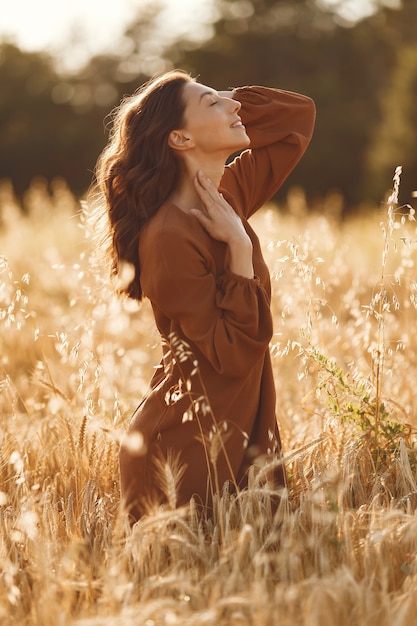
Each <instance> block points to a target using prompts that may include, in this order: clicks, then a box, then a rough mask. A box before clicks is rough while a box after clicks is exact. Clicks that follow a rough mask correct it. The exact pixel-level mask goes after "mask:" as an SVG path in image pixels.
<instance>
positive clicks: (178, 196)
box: [168, 163, 224, 213]
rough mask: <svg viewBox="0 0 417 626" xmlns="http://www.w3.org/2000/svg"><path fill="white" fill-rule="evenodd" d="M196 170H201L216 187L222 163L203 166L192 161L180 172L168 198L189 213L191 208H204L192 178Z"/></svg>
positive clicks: (221, 171) (221, 170) (221, 174)
mask: <svg viewBox="0 0 417 626" xmlns="http://www.w3.org/2000/svg"><path fill="white" fill-rule="evenodd" d="M198 170H202V171H203V172H204V174H205V175H206V176H207V177H208V178H210V180H211V182H212V183H213V185H215V186H216V188H218V187H219V185H220V181H221V179H222V176H223V172H224V165H221V166H219V165H213V164H206V165H205V167H204V166H202V165H200V164H195V163H192V164H189V165H188V166H187V168H186V169H185V170H184V171H183V172H182V175H181V176H180V180H179V182H178V184H177V186H176V187H175V189H174V191H173V192H172V193H171V195H170V196H169V198H168V200H169V201H170V202H172V203H173V204H175V205H176V206H178V207H179V208H180V209H182V210H183V211H185V212H186V213H189V212H190V211H191V209H203V208H204V207H203V205H202V202H201V199H200V197H199V195H198V194H197V191H196V188H195V185H194V179H195V176H196V174H197V171H198Z"/></svg>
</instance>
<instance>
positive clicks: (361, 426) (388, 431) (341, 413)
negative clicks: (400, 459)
mask: <svg viewBox="0 0 417 626" xmlns="http://www.w3.org/2000/svg"><path fill="white" fill-rule="evenodd" d="M308 354H309V356H310V358H311V359H312V360H313V361H314V362H315V363H316V364H317V365H318V367H319V377H320V380H319V383H318V386H317V390H318V391H323V390H324V391H325V393H326V395H327V407H328V411H329V415H330V417H331V418H336V419H337V420H339V421H341V422H347V423H348V424H350V425H352V424H353V425H354V426H355V428H356V429H357V431H358V434H359V437H360V443H361V445H362V446H364V447H366V449H367V450H368V451H369V452H370V453H371V456H372V459H373V462H374V467H375V471H376V472H377V473H383V472H384V471H386V469H387V466H389V465H390V464H391V463H392V461H393V458H394V457H395V456H396V455H398V451H399V446H400V441H401V440H402V441H403V442H404V443H405V445H406V448H407V449H408V451H409V460H410V465H411V467H412V469H413V470H415V469H416V467H417V466H416V449H415V435H416V433H415V431H414V429H413V428H412V427H411V426H410V425H409V424H406V423H403V422H400V421H398V420H397V419H395V418H394V417H393V416H392V411H391V410H390V408H389V404H390V403H389V401H388V400H386V401H382V402H380V403H379V405H377V400H376V398H375V395H374V394H372V395H371V389H372V386H371V385H370V384H369V382H368V381H364V380H360V381H355V380H353V379H352V377H350V376H349V374H348V373H346V372H345V371H344V370H343V369H342V368H341V367H339V366H338V365H337V364H336V362H335V361H334V360H332V359H330V358H329V357H327V356H326V355H325V354H323V353H321V352H320V351H319V350H318V349H317V348H314V347H311V348H310V349H309V351H308Z"/></svg>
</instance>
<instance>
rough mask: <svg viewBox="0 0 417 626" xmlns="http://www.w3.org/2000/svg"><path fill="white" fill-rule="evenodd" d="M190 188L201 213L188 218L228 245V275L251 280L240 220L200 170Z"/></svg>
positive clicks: (246, 240) (247, 246)
mask: <svg viewBox="0 0 417 626" xmlns="http://www.w3.org/2000/svg"><path fill="white" fill-rule="evenodd" d="M194 184H195V188H196V190H197V193H198V195H199V197H200V198H201V201H202V202H203V205H204V208H205V211H203V210H201V209H192V210H191V214H192V215H194V216H195V217H196V218H197V219H198V221H199V222H200V224H202V226H203V227H204V228H205V229H206V231H207V232H208V233H209V235H211V236H212V237H213V239H217V241H223V242H224V243H227V244H228V246H229V249H230V263H229V269H230V271H232V272H233V273H235V274H239V275H241V276H246V277H247V278H253V265H252V242H251V240H250V238H249V235H248V234H247V232H246V231H245V229H244V227H243V224H242V220H241V219H240V217H239V216H238V214H237V213H236V211H234V210H233V208H232V207H231V206H230V204H229V203H228V202H226V200H225V199H224V197H223V196H222V194H221V193H219V191H218V189H217V188H216V187H215V185H213V183H212V182H211V180H210V179H209V178H207V176H206V175H205V174H204V173H203V172H202V171H201V170H199V171H198V172H197V175H196V177H195V179H194Z"/></svg>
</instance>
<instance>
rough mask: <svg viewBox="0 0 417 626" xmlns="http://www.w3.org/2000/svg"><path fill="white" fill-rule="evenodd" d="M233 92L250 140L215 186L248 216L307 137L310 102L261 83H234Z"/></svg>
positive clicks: (276, 183) (268, 193)
mask: <svg viewBox="0 0 417 626" xmlns="http://www.w3.org/2000/svg"><path fill="white" fill-rule="evenodd" d="M235 98H236V100H239V102H241V104H242V108H241V110H240V112H239V115H240V117H241V118H242V121H243V123H244V125H245V127H246V132H247V134H248V135H249V138H250V140H251V144H250V148H249V149H248V150H245V151H244V152H243V153H242V154H241V155H240V156H238V157H237V158H236V159H235V160H234V161H233V162H232V163H231V164H230V165H228V166H227V167H226V168H225V172H224V175H223V178H222V181H221V190H222V192H224V195H225V197H226V198H227V199H228V200H229V201H231V202H232V204H233V203H234V202H233V199H234V201H235V203H236V204H238V205H239V206H240V207H241V210H242V212H243V215H244V216H245V217H246V218H248V217H250V216H251V215H252V214H253V213H255V211H257V210H258V209H259V208H260V207H262V205H263V204H265V202H267V201H268V200H269V199H270V198H271V197H272V196H273V195H274V194H275V193H276V192H277V191H278V189H279V188H280V186H281V185H282V183H283V182H284V180H285V179H286V178H287V176H288V175H289V174H290V172H291V171H292V170H293V169H294V167H295V166H296V164H297V163H298V161H299V160H300V159H301V157H302V155H303V154H304V152H305V150H306V149H307V146H308V144H309V142H310V140H311V137H312V134H313V129H314V122H315V105H314V102H313V101H312V100H311V99H310V98H308V97H307V96H303V95H300V94H296V93H292V92H289V91H283V90H278V89H270V88H266V87H240V88H237V89H236V90H235Z"/></svg>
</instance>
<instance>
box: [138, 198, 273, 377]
mask: <svg viewBox="0 0 417 626" xmlns="http://www.w3.org/2000/svg"><path fill="white" fill-rule="evenodd" d="M169 208H170V211H169V210H168V211H166V212H165V215H163V217H162V216H161V219H160V220H157V221H156V222H155V221H154V223H153V227H152V232H151V233H149V232H147V233H145V236H144V237H142V239H141V244H140V250H141V257H142V258H143V266H145V259H146V267H148V268H152V271H151V272H149V273H148V272H146V271H144V272H143V274H142V288H143V291H144V293H145V295H146V296H147V297H148V298H149V299H150V300H151V302H152V306H153V307H154V312H155V317H156V318H157V319H160V317H161V314H162V315H163V316H164V318H165V320H169V323H170V329H171V330H172V329H173V328H174V329H175V326H176V327H177V328H179V329H180V330H181V333H182V334H183V335H184V337H185V338H186V339H187V340H188V341H189V342H190V343H191V344H192V345H193V346H195V347H197V349H198V350H199V351H200V353H202V355H203V356H204V358H205V359H207V360H208V361H209V362H210V364H211V366H212V367H213V368H214V370H215V371H216V372H218V373H219V374H223V375H225V376H230V377H240V376H245V375H247V373H248V371H250V369H251V367H252V366H253V365H254V364H255V363H256V362H257V361H259V360H260V359H261V358H262V357H263V356H264V354H265V351H266V350H268V344H269V341H270V339H271V336H272V317H271V313H270V301H269V300H270V299H269V294H268V293H267V292H266V291H265V289H264V288H263V286H262V285H261V284H260V281H259V279H256V278H255V279H248V278H244V277H242V276H237V275H235V274H233V273H231V272H229V271H225V270H224V269H222V270H221V273H220V274H219V273H218V272H217V271H216V267H215V258H214V257H215V256H216V253H218V252H219V250H220V253H221V251H222V248H223V247H224V244H222V243H220V242H214V241H213V240H211V238H209V236H208V235H207V234H206V233H205V231H204V230H203V228H202V227H201V226H200V225H199V224H198V223H197V222H196V221H195V220H194V218H192V217H191V216H188V215H185V214H181V213H182V212H181V211H180V210H179V209H177V208H175V207H173V206H171V207H169ZM162 323H163V322H162ZM165 332H166V331H165Z"/></svg>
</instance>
